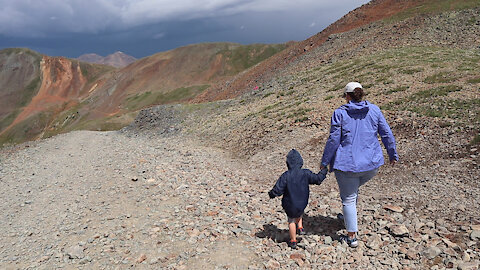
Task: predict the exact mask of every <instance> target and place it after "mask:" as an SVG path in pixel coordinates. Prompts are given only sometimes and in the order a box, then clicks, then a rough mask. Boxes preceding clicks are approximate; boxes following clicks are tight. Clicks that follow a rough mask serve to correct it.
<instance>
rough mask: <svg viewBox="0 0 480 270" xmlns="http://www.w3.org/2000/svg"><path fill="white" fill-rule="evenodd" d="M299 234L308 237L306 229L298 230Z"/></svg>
mask: <svg viewBox="0 0 480 270" xmlns="http://www.w3.org/2000/svg"><path fill="white" fill-rule="evenodd" d="M298 234H299V235H306V234H307V233H306V232H305V229H304V228H298Z"/></svg>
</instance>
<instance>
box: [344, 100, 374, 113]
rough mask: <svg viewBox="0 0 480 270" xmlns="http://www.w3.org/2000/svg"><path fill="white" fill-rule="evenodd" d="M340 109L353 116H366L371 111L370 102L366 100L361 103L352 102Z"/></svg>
mask: <svg viewBox="0 0 480 270" xmlns="http://www.w3.org/2000/svg"><path fill="white" fill-rule="evenodd" d="M340 108H341V109H344V110H346V111H347V112H348V113H351V114H360V113H362V114H364V113H367V112H368V110H369V109H370V102H368V101H366V100H364V101H359V102H354V101H350V102H348V103H347V104H344V105H342V106H340Z"/></svg>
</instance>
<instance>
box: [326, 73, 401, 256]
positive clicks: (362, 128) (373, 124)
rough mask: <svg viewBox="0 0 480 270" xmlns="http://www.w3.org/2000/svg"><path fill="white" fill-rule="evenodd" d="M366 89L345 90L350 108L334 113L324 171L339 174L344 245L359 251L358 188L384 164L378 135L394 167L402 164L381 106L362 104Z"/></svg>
mask: <svg viewBox="0 0 480 270" xmlns="http://www.w3.org/2000/svg"><path fill="white" fill-rule="evenodd" d="M363 96H364V93H363V87H362V85H361V84H360V83H358V82H350V83H348V84H347V85H346V86H345V92H344V97H345V99H346V101H347V104H345V105H342V106H340V108H338V109H336V110H335V111H334V112H333V116H332V119H331V126H330V136H329V137H328V140H327V143H326V145H325V149H324V151H323V157H322V164H321V167H320V169H323V168H326V167H327V165H330V171H334V172H335V177H336V178H337V183H338V187H339V189H340V197H341V199H342V204H343V218H344V222H345V227H346V229H347V235H346V236H342V237H341V241H345V242H347V244H348V245H349V246H350V247H357V246H358V241H357V238H356V233H357V232H358V227H357V197H358V188H359V187H360V186H361V185H363V184H365V183H366V182H367V181H368V180H370V179H371V178H372V177H373V176H375V174H377V172H378V168H379V167H380V166H381V165H383V164H384V160H383V153H382V148H381V146H380V143H379V142H378V137H377V134H380V137H381V139H382V142H383V145H384V146H385V148H386V149H387V153H388V156H389V158H390V163H391V164H392V165H394V164H395V162H396V161H397V160H398V154H397V150H396V147H395V138H394V137H393V134H392V131H391V130H390V127H389V126H388V124H387V122H386V120H385V117H384V116H383V114H382V112H381V111H380V108H378V106H376V105H374V104H372V103H369V102H368V101H362V99H363Z"/></svg>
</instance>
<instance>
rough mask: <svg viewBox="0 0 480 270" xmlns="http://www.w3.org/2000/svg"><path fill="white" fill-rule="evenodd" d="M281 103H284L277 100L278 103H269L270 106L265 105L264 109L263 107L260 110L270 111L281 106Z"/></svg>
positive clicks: (261, 111)
mask: <svg viewBox="0 0 480 270" xmlns="http://www.w3.org/2000/svg"><path fill="white" fill-rule="evenodd" d="M280 104H282V103H280V102H277V103H275V104H272V105H268V106H266V107H264V108H263V109H261V110H260V111H259V113H263V112H268V111H270V110H272V109H274V108H276V107H278V106H280Z"/></svg>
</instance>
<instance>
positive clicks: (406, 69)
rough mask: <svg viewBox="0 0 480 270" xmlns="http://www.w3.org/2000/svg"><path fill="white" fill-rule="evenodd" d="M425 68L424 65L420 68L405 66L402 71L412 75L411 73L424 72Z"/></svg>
mask: <svg viewBox="0 0 480 270" xmlns="http://www.w3.org/2000/svg"><path fill="white" fill-rule="evenodd" d="M424 70H425V69H424V68H423V67H419V68H403V69H400V73H403V74H407V75H411V74H415V73H418V72H422V71H424Z"/></svg>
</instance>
